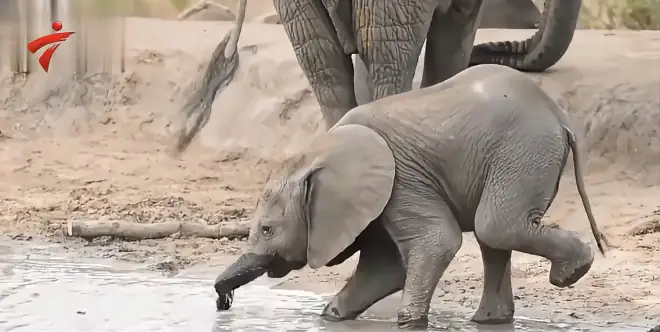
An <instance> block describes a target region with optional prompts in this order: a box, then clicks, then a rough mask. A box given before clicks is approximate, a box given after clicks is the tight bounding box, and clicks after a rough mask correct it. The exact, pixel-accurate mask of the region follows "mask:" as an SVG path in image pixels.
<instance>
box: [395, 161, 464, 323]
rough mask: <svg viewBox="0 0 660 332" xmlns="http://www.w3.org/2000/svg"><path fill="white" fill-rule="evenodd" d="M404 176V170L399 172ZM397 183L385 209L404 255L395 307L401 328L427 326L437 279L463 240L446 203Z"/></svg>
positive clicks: (426, 192)
mask: <svg viewBox="0 0 660 332" xmlns="http://www.w3.org/2000/svg"><path fill="white" fill-rule="evenodd" d="M401 173H402V178H405V176H406V175H405V171H402V172H401ZM412 188H414V189H408V188H403V187H401V185H399V187H398V188H395V189H394V190H393V195H392V198H391V199H390V205H389V206H388V208H386V211H385V212H384V213H385V215H386V216H387V218H388V219H389V220H392V222H391V224H389V227H388V224H385V225H386V227H388V230H389V233H390V234H392V237H393V238H394V239H395V242H396V243H397V244H398V246H399V248H400V250H401V252H402V253H403V256H404V257H405V259H404V261H405V266H406V281H405V285H404V288H403V294H402V296H401V307H400V308H399V310H398V315H397V316H398V317H397V324H398V326H399V328H402V329H413V330H416V329H424V328H427V327H428V313H429V308H430V304H431V299H432V298H433V294H434V292H435V289H436V286H437V285H438V282H439V281H440V278H441V277H442V275H443V274H444V272H445V270H446V269H447V266H448V265H449V263H450V262H451V261H452V260H453V259H454V256H456V253H457V252H458V250H459V249H460V247H461V245H462V243H463V237H462V232H461V229H460V227H459V226H458V222H457V221H456V219H455V218H454V215H453V213H452V211H451V209H450V208H449V207H448V205H447V204H446V203H445V202H444V201H443V199H442V198H441V197H439V196H438V195H437V194H433V193H432V191H431V190H425V189H424V188H420V186H416V187H415V186H414V187H412Z"/></svg>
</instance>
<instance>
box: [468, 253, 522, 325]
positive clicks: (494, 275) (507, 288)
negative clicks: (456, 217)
mask: <svg viewBox="0 0 660 332" xmlns="http://www.w3.org/2000/svg"><path fill="white" fill-rule="evenodd" d="M479 248H480V249H481V260H482V262H483V266H484V285H483V292H482V294H481V302H480V303H479V308H478V309H477V312H476V313H475V314H474V316H473V317H472V321H473V322H476V323H479V324H492V325H494V324H509V323H511V322H513V312H514V310H515V305H514V303H513V290H512V288H511V251H509V250H499V249H493V248H491V247H488V246H486V245H484V244H483V243H481V242H479Z"/></svg>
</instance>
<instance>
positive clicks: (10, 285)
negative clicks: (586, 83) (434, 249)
mask: <svg viewBox="0 0 660 332" xmlns="http://www.w3.org/2000/svg"><path fill="white" fill-rule="evenodd" d="M50 249H52V248H50ZM50 252H51V250H49V247H41V248H34V247H32V248H31V249H30V250H29V251H25V250H15V248H13V247H11V246H2V245H0V280H2V281H1V283H0V292H1V293H0V294H1V295H0V331H30V332H31V331H132V332H138V331H214V332H220V331H223V332H224V331H232V332H243V331H245V332H252V331H255V332H257V331H270V332H273V331H336V332H341V331H353V330H357V331H388V330H390V331H396V330H397V329H396V328H394V322H393V321H392V320H391V319H390V318H391V317H393V316H394V312H391V313H389V314H388V315H389V316H391V317H375V316H369V315H367V316H366V317H365V318H364V319H361V320H359V321H353V322H348V323H327V322H324V321H322V320H320V319H319V318H318V316H317V315H318V312H320V310H321V309H322V308H323V305H324V303H325V301H326V300H327V296H322V295H318V294H314V293H310V292H303V291H294V290H281V289H272V288H270V287H269V284H268V283H269V282H270V281H269V280H267V279H264V280H258V281H257V282H256V283H255V284H254V285H250V286H249V287H243V288H241V289H239V290H237V292H236V299H235V305H234V307H233V308H232V310H230V311H226V312H222V313H216V312H215V310H214V294H213V289H212V287H211V284H212V280H213V278H212V276H211V275H209V274H208V273H206V274H205V273H200V275H199V276H197V277H194V276H191V273H186V275H187V276H186V277H181V276H179V277H169V278H168V277H163V276H162V275H160V274H158V273H154V272H153V271H149V269H147V268H144V267H136V266H131V265H124V266H122V265H118V264H116V263H115V262H112V266H110V265H109V264H110V262H102V263H99V262H81V261H79V260H77V259H72V258H70V257H69V258H64V257H61V256H56V255H53V254H50ZM433 325H434V327H433V329H432V330H445V331H446V330H449V331H530V332H533V331H606V330H607V329H604V328H602V327H596V326H586V325H580V326H573V325H567V324H553V323H549V322H543V321H535V320H532V319H528V318H525V317H518V319H517V322H516V323H515V325H514V326H503V327H498V328H496V329H494V328H492V327H490V328H481V329H479V328H478V327H477V326H475V325H473V324H470V323H468V320H467V317H465V316H464V315H461V314H456V313H443V312H434V313H433ZM646 330H647V329H645V328H632V327H622V328H617V329H610V330H607V331H646Z"/></svg>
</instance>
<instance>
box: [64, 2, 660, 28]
mask: <svg viewBox="0 0 660 332" xmlns="http://www.w3.org/2000/svg"><path fill="white" fill-rule="evenodd" d="M77 1H81V3H82V2H84V3H86V5H87V6H89V5H92V6H93V7H95V8H96V10H95V11H97V12H98V11H102V12H106V13H107V12H108V11H109V12H113V13H118V12H119V13H121V15H125V16H139V17H158V18H164V19H172V18H173V17H176V14H178V13H179V12H181V11H182V10H183V9H185V8H187V7H188V6H190V5H192V4H193V3H196V2H197V1H198V0H122V1H116V0H77ZM533 1H534V2H535V3H536V4H537V5H538V6H539V7H541V8H542V6H543V1H544V0H533ZM547 1H550V0H547ZM583 2H584V4H583V6H582V11H581V13H580V24H581V26H582V27H583V28H585V29H632V30H660V0H583Z"/></svg>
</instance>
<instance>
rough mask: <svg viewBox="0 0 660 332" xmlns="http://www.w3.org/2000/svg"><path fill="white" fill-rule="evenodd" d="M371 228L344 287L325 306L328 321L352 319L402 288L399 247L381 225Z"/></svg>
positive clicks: (323, 315)
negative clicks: (353, 270) (355, 265)
mask: <svg viewBox="0 0 660 332" xmlns="http://www.w3.org/2000/svg"><path fill="white" fill-rule="evenodd" d="M377 228H378V229H374V230H373V234H370V236H369V239H367V241H364V242H365V244H364V245H363V247H362V248H361V250H360V260H359V261H358V265H357V268H356V269H355V272H353V275H352V276H351V277H350V278H349V279H348V281H347V282H346V285H345V286H344V288H343V289H342V290H341V291H339V293H337V295H335V297H334V298H332V300H330V302H329V303H328V304H327V305H326V306H325V309H323V313H322V314H321V316H322V317H323V318H324V319H326V320H330V321H342V320H348V319H355V318H357V316H359V315H360V314H361V313H363V312H364V311H365V310H367V309H368V308H369V307H370V306H371V305H373V304H374V303H376V302H378V301H380V300H381V299H383V298H385V297H386V296H388V295H391V294H393V293H395V292H397V291H399V290H401V289H402V288H403V283H404V281H405V278H406V276H405V270H404V269H403V263H402V262H401V255H400V254H399V250H398V248H397V247H396V245H395V244H394V241H392V238H391V237H390V236H389V234H387V233H386V231H385V230H384V229H382V227H380V226H379V227H377Z"/></svg>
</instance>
